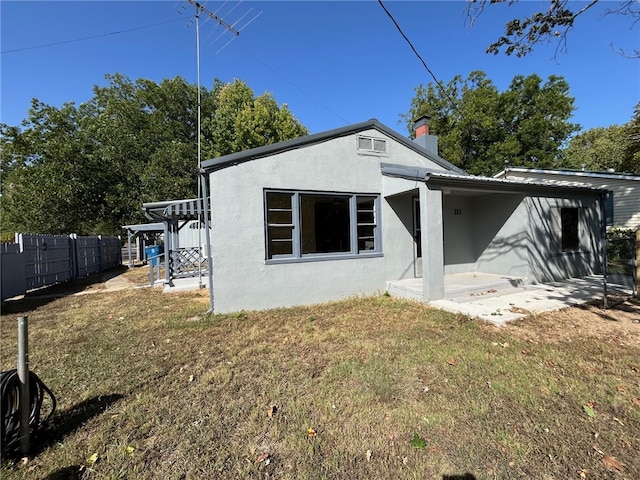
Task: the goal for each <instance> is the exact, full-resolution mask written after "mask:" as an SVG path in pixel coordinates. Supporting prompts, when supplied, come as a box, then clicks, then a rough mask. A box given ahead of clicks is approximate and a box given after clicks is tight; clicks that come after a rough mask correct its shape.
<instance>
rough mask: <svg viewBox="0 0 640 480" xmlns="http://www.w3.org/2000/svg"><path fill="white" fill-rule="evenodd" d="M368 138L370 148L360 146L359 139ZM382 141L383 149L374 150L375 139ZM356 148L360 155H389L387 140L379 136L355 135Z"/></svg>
mask: <svg viewBox="0 0 640 480" xmlns="http://www.w3.org/2000/svg"><path fill="white" fill-rule="evenodd" d="M362 139H365V140H370V141H371V148H360V140H362ZM376 140H377V141H380V142H384V150H375V149H374V148H373V147H374V145H375V141H376ZM356 150H357V151H358V153H359V154H361V155H376V156H382V157H388V156H389V140H387V139H386V138H381V137H373V136H371V135H356Z"/></svg>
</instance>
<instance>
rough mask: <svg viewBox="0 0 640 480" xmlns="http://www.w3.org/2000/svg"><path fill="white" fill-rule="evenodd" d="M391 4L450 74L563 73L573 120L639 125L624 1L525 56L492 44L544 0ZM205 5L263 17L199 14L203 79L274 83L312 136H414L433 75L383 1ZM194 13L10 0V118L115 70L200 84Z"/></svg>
mask: <svg viewBox="0 0 640 480" xmlns="http://www.w3.org/2000/svg"><path fill="white" fill-rule="evenodd" d="M383 2H384V5H385V6H386V7H387V9H388V10H389V11H390V12H391V14H392V15H393V16H394V18H395V19H396V21H397V22H398V24H399V25H400V27H401V28H402V29H403V31H404V33H405V34H406V35H407V37H408V38H409V39H410V40H411V42H412V43H413V45H414V46H415V48H416V49H417V51H418V52H419V53H420V55H421V56H422V58H423V59H424V60H425V61H426V63H427V65H428V66H429V68H430V69H431V71H432V72H433V73H434V74H435V75H436V77H437V78H438V79H439V80H440V81H442V82H444V83H446V82H448V81H450V80H451V79H452V78H453V77H454V76H455V75H458V74H459V75H462V76H463V77H466V76H467V75H468V74H469V73H470V72H471V71H473V70H482V71H484V72H485V73H486V74H487V77H488V78H489V79H491V80H492V81H493V83H494V84H495V85H496V86H497V87H498V89H499V90H501V91H502V90H505V89H506V88H508V86H509V83H510V82H511V80H512V79H513V77H514V76H515V75H525V76H526V75H530V74H533V73H536V74H538V75H539V76H540V77H542V78H543V79H546V78H547V77H548V76H549V75H560V76H563V77H564V78H565V79H566V80H567V82H568V83H569V86H570V94H571V95H572V96H573V97H575V105H576V107H577V110H576V111H575V114H574V117H573V119H572V121H573V122H575V123H579V124H580V125H582V127H583V129H589V128H594V127H600V126H609V125H613V124H623V123H626V122H628V121H629V120H630V119H631V117H632V115H633V108H634V106H635V105H636V103H638V101H639V100H640V60H637V59H636V60H633V59H626V58H623V57H622V56H621V55H619V54H617V53H615V52H614V51H612V45H613V47H616V48H623V49H624V50H626V51H632V50H633V49H634V48H635V49H640V25H636V27H635V28H633V29H632V23H631V19H630V18H628V17H624V16H607V17H602V12H603V11H604V10H605V9H606V8H611V7H613V6H614V5H615V2H611V1H601V2H600V3H599V4H598V5H597V6H596V8H594V9H593V10H590V11H588V12H587V13H585V14H584V15H583V16H582V17H580V19H579V20H578V21H577V23H576V26H575V27H574V29H573V30H572V31H571V32H570V34H569V37H568V53H559V54H558V56H557V58H556V59H555V60H554V59H553V56H554V53H555V50H556V45H555V44H551V45H539V46H538V47H536V48H535V50H534V53H533V54H531V55H529V56H527V57H524V58H516V57H515V56H513V57H509V56H506V55H503V54H501V55H498V56H494V55H491V54H487V53H485V50H486V47H487V46H488V45H489V44H490V43H491V42H492V41H495V40H496V39H497V38H498V37H499V36H500V35H501V34H502V33H503V32H504V24H505V23H506V21H507V20H509V19H511V18H514V17H522V16H525V15H528V14H530V13H531V12H534V11H539V10H542V9H544V6H545V4H546V3H545V2H538V1H525V0H521V1H520V2H518V3H517V4H516V5H514V6H512V7H507V6H506V5H500V6H497V7H496V6H494V7H490V8H488V9H487V11H486V12H485V13H484V14H483V15H482V16H481V17H480V18H479V19H478V21H477V22H476V23H475V25H474V26H473V27H469V25H468V24H467V22H466V16H465V6H466V4H465V2H464V1H462V0H458V1H409V2H407V1H394V0H383ZM202 4H203V5H205V6H206V8H207V9H208V10H209V11H211V12H217V14H218V15H219V16H220V17H221V18H222V19H223V20H224V21H225V22H227V23H229V24H233V23H234V22H236V21H238V23H237V24H236V28H237V29H239V28H240V27H242V26H243V25H244V24H245V23H246V22H247V21H249V20H251V19H254V18H255V19H254V20H253V21H252V22H251V23H249V24H248V25H247V26H246V27H245V28H243V29H241V30H240V35H239V36H237V37H236V38H235V39H234V40H233V41H232V42H231V43H228V44H227V42H228V41H229V40H230V39H231V36H230V35H229V34H223V35H222V36H221V37H219V35H220V34H221V33H222V32H223V31H222V27H220V26H217V27H216V26H215V23H214V22H213V21H208V22H206V23H205V22H204V17H202V20H201V23H200V25H201V27H200V33H201V36H200V38H201V56H200V79H201V84H202V85H203V86H205V87H207V88H210V87H211V85H212V83H213V79H214V78H219V79H220V80H222V81H224V82H231V81H233V79H234V78H238V79H240V80H244V81H246V82H247V84H248V85H249V86H250V87H251V88H252V89H253V91H254V93H255V94H256V95H260V94H262V93H264V92H271V93H272V94H273V95H274V97H275V98H276V100H277V102H278V103H279V104H283V103H286V104H287V105H288V106H289V109H290V110H291V111H292V113H293V115H294V116H295V117H296V118H297V119H298V120H299V121H300V122H301V123H302V124H304V125H305V126H306V127H307V128H308V129H309V130H310V132H311V133H316V132H320V131H324V130H329V129H333V128H337V127H342V126H344V125H347V124H351V123H357V122H361V121H364V120H368V119H370V118H377V119H378V120H380V121H381V122H382V123H384V124H386V125H387V126H389V127H391V128H393V129H395V130H397V131H398V132H400V133H402V134H406V133H407V130H406V126H405V124H404V122H403V121H402V120H401V118H400V115H401V114H405V113H407V112H408V111H409V107H410V103H411V99H412V98H413V96H414V94H415V92H414V89H415V88H416V87H417V86H418V85H420V84H423V85H427V84H428V83H429V82H432V81H433V78H432V77H431V75H430V74H429V73H428V72H427V70H425V68H424V66H423V65H422V63H421V62H420V61H419V60H418V58H417V57H416V55H415V54H414V53H413V52H412V51H411V49H410V47H409V45H408V44H407V43H406V41H405V40H404V39H403V38H402V37H401V35H400V33H399V32H398V31H397V29H396V27H395V26H394V24H393V23H392V21H391V19H389V17H388V16H387V15H386V13H385V12H384V10H383V9H382V7H381V6H380V5H379V3H378V2H377V1H376V0H361V1H320V2H311V1H280V2H271V1H258V2H255V1H254V2H250V1H229V2H226V3H224V2H221V1H217V2H214V1H208V2H207V1H205V0H202ZM570 4H571V5H572V6H580V5H584V4H585V2H570ZM232 9H233V10H232ZM180 12H181V13H180ZM194 12H195V8H194V7H193V6H191V5H190V4H189V3H188V2H187V1H175V0H166V1H143V2H133V1H112V2H101V1H69V2H56V1H43V2H33V1H8V0H3V1H2V2H1V4H0V13H1V51H2V57H1V67H2V70H1V97H0V102H1V103H0V121H2V122H4V123H8V124H11V125H17V124H19V123H20V122H21V121H22V120H23V119H24V118H26V117H27V111H28V109H29V107H30V102H31V99H32V98H37V99H38V100H40V101H42V102H44V103H47V104H49V105H54V106H61V105H62V104H63V103H64V102H71V101H73V102H75V103H76V104H80V103H82V102H85V101H87V100H89V99H90V98H91V97H92V89H93V86H94V85H99V86H104V85H106V81H105V78H104V77H105V75H106V74H112V73H121V74H124V75H126V76H128V77H129V78H130V79H131V80H136V79H139V78H147V79H151V80H154V81H156V82H160V81H161V80H162V79H163V78H173V77H176V76H181V77H183V78H185V79H186V80H187V81H189V82H191V83H194V84H195V83H196V81H197V66H196V65H197V64H196V47H195V45H196V30H195V24H194V23H193V22H192V19H193V15H194ZM243 15H246V16H245V17H244V18H243V19H241V17H242V16H243ZM256 16H257V17H256ZM218 37H219V38H218ZM216 38H217V40H216ZM225 45H226V46H225Z"/></svg>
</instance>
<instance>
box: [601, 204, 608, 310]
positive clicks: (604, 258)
mask: <svg viewBox="0 0 640 480" xmlns="http://www.w3.org/2000/svg"><path fill="white" fill-rule="evenodd" d="M606 201H607V194H606V193H603V194H602V195H600V225H601V229H600V232H601V238H600V243H602V289H603V296H604V299H603V302H602V308H603V309H605V310H606V309H607V308H608V305H607V303H608V301H607V210H606V207H605V204H606Z"/></svg>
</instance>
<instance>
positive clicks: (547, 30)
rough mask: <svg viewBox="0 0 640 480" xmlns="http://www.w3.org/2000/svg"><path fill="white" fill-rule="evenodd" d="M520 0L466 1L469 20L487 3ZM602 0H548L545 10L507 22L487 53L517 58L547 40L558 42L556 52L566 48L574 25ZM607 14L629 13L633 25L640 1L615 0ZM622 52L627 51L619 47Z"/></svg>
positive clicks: (638, 15) (638, 53)
mask: <svg viewBox="0 0 640 480" xmlns="http://www.w3.org/2000/svg"><path fill="white" fill-rule="evenodd" d="M517 2H518V0H467V17H468V19H469V23H470V24H471V25H473V23H474V22H475V21H476V20H477V19H478V17H479V16H480V15H481V14H482V13H483V12H484V10H485V9H486V7H487V6H488V5H494V4H498V3H506V4H508V5H509V6H511V5H514V4H515V3H517ZM598 2H599V0H590V1H588V2H570V1H569V0H548V1H547V2H542V3H548V9H547V10H546V11H541V12H536V13H534V14H532V15H531V16H529V17H527V18H522V19H519V18H515V19H513V20H510V21H509V22H507V24H506V26H505V34H504V35H503V36H501V37H500V38H499V39H498V40H497V41H496V42H494V43H492V44H491V45H489V47H488V48H487V53H493V54H494V55H497V54H498V53H500V50H501V49H504V53H505V54H506V55H512V54H515V55H516V56H517V57H524V56H526V55H528V54H529V53H531V52H532V50H533V47H534V46H535V45H536V44H539V43H541V42H544V41H547V42H551V41H554V40H555V41H557V42H558V43H557V48H556V54H557V52H558V50H560V51H566V49H567V35H568V33H569V31H570V30H571V28H572V27H573V26H574V24H575V22H576V20H577V18H578V17H579V16H580V15H582V14H583V13H585V12H586V11H587V10H589V9H591V8H592V7H594V6H595V5H596V4H597V3H598ZM605 14H620V15H627V16H629V17H630V18H631V20H632V26H635V24H636V23H637V22H638V20H640V4H639V3H638V1H637V0H618V1H616V2H612V6H611V7H609V8H608V9H607V10H606V11H605ZM619 53H621V54H622V55H625V56H627V54H626V53H625V52H624V51H623V50H620V52H619ZM628 56H633V57H636V58H638V57H640V51H638V50H635V51H634V52H633V53H632V54H629V55H628Z"/></svg>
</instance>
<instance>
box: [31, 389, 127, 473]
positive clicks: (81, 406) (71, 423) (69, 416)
mask: <svg viewBox="0 0 640 480" xmlns="http://www.w3.org/2000/svg"><path fill="white" fill-rule="evenodd" d="M121 398H124V395H121V394H119V393H113V394H111V395H100V396H99V397H93V398H89V399H87V400H85V401H83V402H80V403H78V404H77V405H74V406H73V407H71V408H69V409H67V410H65V411H63V412H60V413H58V414H55V415H54V416H53V418H52V419H51V420H50V421H49V424H48V425H46V426H45V428H44V429H43V430H42V432H39V433H38V434H37V436H36V438H34V442H33V444H32V445H31V452H30V454H31V455H33V456H36V455H38V454H40V453H41V452H42V451H43V450H45V449H46V448H48V447H50V446H52V445H54V444H55V443H57V442H61V441H62V440H63V439H64V438H65V437H67V436H68V435H70V434H72V433H73V432H75V431H76V430H78V429H79V428H80V427H82V426H83V425H84V424H85V423H87V422H88V421H89V420H91V419H92V418H93V417H96V416H98V415H100V414H101V413H102V412H104V411H105V410H106V409H107V408H109V407H110V406H111V405H113V404H114V403H116V402H117V401H118V400H120V399H121ZM69 468H71V467H69ZM54 478H58V477H54ZM69 478H74V477H69Z"/></svg>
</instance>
